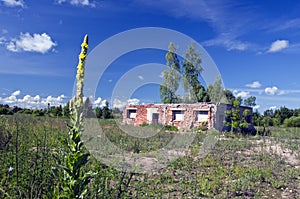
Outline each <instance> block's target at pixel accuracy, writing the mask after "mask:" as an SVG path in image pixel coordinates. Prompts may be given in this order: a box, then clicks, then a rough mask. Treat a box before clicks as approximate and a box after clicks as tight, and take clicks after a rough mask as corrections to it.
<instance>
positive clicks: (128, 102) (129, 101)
mask: <svg viewBox="0 0 300 199" xmlns="http://www.w3.org/2000/svg"><path fill="white" fill-rule="evenodd" d="M139 103H140V100H139V99H137V98H133V99H129V100H127V104H132V105H137V104H139Z"/></svg>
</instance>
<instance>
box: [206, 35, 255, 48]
mask: <svg viewBox="0 0 300 199" xmlns="http://www.w3.org/2000/svg"><path fill="white" fill-rule="evenodd" d="M203 44H204V45H205V46H223V47H225V48H226V49H227V50H228V51H232V50H238V51H245V50H247V49H248V48H249V44H246V43H244V42H241V41H238V40H235V39H232V38H231V39H229V38H224V37H221V36H220V37H218V38H215V39H211V40H208V41H205V42H203Z"/></svg>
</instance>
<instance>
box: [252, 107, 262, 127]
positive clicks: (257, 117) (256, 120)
mask: <svg viewBox="0 0 300 199" xmlns="http://www.w3.org/2000/svg"><path fill="white" fill-rule="evenodd" d="M261 120H262V115H261V114H260V113H259V112H258V110H256V111H255V112H253V113H252V123H253V125H254V126H260V125H262V122H261Z"/></svg>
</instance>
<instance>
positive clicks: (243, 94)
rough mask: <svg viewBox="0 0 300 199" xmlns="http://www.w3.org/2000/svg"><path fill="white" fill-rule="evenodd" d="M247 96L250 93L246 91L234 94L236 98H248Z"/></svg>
mask: <svg viewBox="0 0 300 199" xmlns="http://www.w3.org/2000/svg"><path fill="white" fill-rule="evenodd" d="M249 95H250V93H249V92H248V91H241V92H239V93H236V96H237V97H243V98H245V97H248V96H249Z"/></svg>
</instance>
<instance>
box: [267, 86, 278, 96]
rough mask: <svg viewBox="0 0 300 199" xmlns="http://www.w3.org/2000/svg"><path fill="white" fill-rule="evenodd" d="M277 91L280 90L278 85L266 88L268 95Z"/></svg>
mask: <svg viewBox="0 0 300 199" xmlns="http://www.w3.org/2000/svg"><path fill="white" fill-rule="evenodd" d="M277 91H278V88H277V87H276V86H273V87H267V88H265V93H266V94H268V95H275V94H276V93H277Z"/></svg>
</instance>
